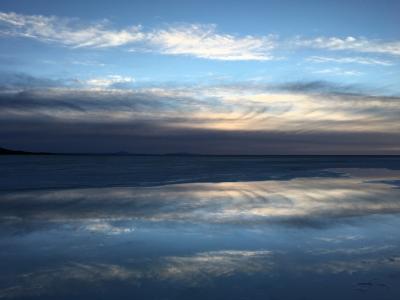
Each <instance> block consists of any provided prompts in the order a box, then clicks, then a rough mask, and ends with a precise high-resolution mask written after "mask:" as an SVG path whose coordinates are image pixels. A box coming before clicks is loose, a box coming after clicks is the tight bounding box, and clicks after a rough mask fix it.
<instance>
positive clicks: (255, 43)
mask: <svg viewBox="0 0 400 300" xmlns="http://www.w3.org/2000/svg"><path fill="white" fill-rule="evenodd" d="M0 24H1V25H2V26H1V27H0V34H1V35H3V36H16V37H26V38H32V39H36V40H39V41H42V42H50V43H57V44H61V45H64V46H70V47H73V48H84V47H85V48H109V47H118V46H124V45H132V44H134V45H138V46H139V47H136V48H134V50H133V51H137V49H139V51H143V49H145V51H151V52H156V53H162V54H169V55H188V56H194V57H198V58H206V59H216V60H270V59H272V58H273V57H272V55H271V54H270V51H271V50H272V49H273V48H274V41H273V37H272V36H268V37H254V36H245V37H236V36H234V35H230V34H220V33H218V32H217V31H216V26H215V25H194V24H188V25H182V26H176V27H172V26H170V27H168V28H167V29H155V30H152V31H149V32H144V31H143V29H142V27H141V26H139V25H137V26H131V27H127V28H124V29H119V30H116V29H110V28H109V27H110V26H109V24H108V22H106V21H102V22H100V23H99V22H98V23H95V24H93V25H84V24H81V23H79V22H78V21H77V20H76V19H66V18H58V17H55V16H51V17H46V16H41V15H22V14H16V13H4V12H2V13H0Z"/></svg>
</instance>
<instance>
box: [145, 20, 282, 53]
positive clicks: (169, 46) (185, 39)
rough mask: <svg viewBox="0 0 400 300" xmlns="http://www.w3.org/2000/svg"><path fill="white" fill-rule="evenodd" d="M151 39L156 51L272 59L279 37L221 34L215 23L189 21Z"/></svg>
mask: <svg viewBox="0 0 400 300" xmlns="http://www.w3.org/2000/svg"><path fill="white" fill-rule="evenodd" d="M149 43H150V44H151V45H152V46H154V47H155V49H156V51H158V52H160V53H163V54H170V55H189V56H195V57H199V58H207V59H216V60H271V59H274V57H273V56H272V55H271V54H270V52H271V51H272V50H273V49H274V48H275V38H274V37H273V36H267V37H261V38H260V37H254V36H245V37H235V36H233V35H229V34H219V33H217V32H216V26H215V25H209V26H206V25H193V24H192V25H188V26H178V27H170V28H168V29H163V30H158V31H154V32H152V33H151V34H150V35H149Z"/></svg>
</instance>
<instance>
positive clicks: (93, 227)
mask: <svg viewBox="0 0 400 300" xmlns="http://www.w3.org/2000/svg"><path fill="white" fill-rule="evenodd" d="M80 229H83V230H87V231H89V232H93V233H102V234H122V233H130V232H133V231H134V230H135V229H134V228H133V227H125V226H115V225H113V224H110V223H109V222H105V221H102V220H89V221H88V222H85V223H84V225H83V226H81V228H80Z"/></svg>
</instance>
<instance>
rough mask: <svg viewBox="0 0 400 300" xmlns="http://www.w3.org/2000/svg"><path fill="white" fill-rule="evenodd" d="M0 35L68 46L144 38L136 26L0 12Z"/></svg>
mask: <svg viewBox="0 0 400 300" xmlns="http://www.w3.org/2000/svg"><path fill="white" fill-rule="evenodd" d="M0 24H1V27H0V28H1V29H0V34H1V35H6V36H17V37H26V38H32V39H36V40H39V41H43V42H49V43H58V44H62V45H65V46H71V47H76V48H80V47H93V48H104V47H117V46H121V45H125V44H128V43H132V42H136V41H140V40H142V39H143V38H144V34H143V33H142V32H141V27H140V26H131V27H128V28H124V29H121V30H114V29H110V28H108V27H107V22H106V21H103V22H99V23H96V24H93V25H83V24H80V22H79V21H77V20H76V19H66V18H58V17H55V16H51V17H46V16H41V15H22V14H16V13H12V12H11V13H3V12H1V13H0Z"/></svg>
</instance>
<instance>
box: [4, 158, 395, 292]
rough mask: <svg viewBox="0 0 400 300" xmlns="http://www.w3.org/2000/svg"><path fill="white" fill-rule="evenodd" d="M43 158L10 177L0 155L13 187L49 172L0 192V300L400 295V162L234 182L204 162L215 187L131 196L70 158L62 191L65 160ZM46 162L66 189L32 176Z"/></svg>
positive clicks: (138, 187)
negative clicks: (34, 184) (78, 177)
mask: <svg viewBox="0 0 400 300" xmlns="http://www.w3.org/2000/svg"><path fill="white" fill-rule="evenodd" d="M48 159H49V158H46V157H43V158H40V159H39V158H31V160H32V161H31V162H30V166H31V168H30V169H29V167H27V165H26V164H27V161H26V160H27V158H21V159H20V161H19V158H16V157H13V158H12V163H14V164H16V170H19V171H12V169H11V168H10V164H11V161H10V159H8V160H7V158H5V157H3V158H1V164H2V166H3V167H4V169H3V170H6V172H5V176H6V177H7V178H6V181H9V182H10V181H12V180H14V181H15V180H17V179H16V178H17V177H18V176H17V175H18V172H22V171H21V170H25V171H24V172H23V173H24V176H25V177H27V176H28V175H31V176H35V172H39V173H41V175H40V178H39V179H38V178H35V179H33V181H34V182H35V181H36V182H37V183H38V188H33V187H32V186H30V185H31V183H26V182H21V183H20V187H21V188H18V182H14V185H12V186H11V185H10V187H9V188H8V187H7V186H5V185H4V183H3V185H2V190H1V191H0V298H1V299H3V298H4V299H399V298H400V233H399V228H400V215H399V213H400V170H398V169H399V168H397V167H396V166H397V165H398V164H399V158H396V157H394V158H392V163H390V159H388V158H385V159H384V163H382V160H379V158H374V159H371V160H370V161H366V162H365V163H364V164H363V163H362V161H361V160H360V161H359V162H358V163H357V164H354V162H353V163H349V165H350V168H344V165H345V164H346V163H345V162H344V161H340V162H338V161H333V162H330V161H323V159H321V158H316V159H315V165H312V164H313V161H312V159H308V160H307V161H306V162H302V163H303V167H301V163H298V164H296V165H293V164H294V162H296V160H295V159H293V158H290V159H289V158H288V160H287V161H285V160H284V159H281V160H280V161H278V160H277V161H273V159H272V158H269V159H266V160H262V159H261V160H258V161H251V162H249V163H248V164H247V168H246V163H245V161H243V160H245V159H244V158H240V162H239V163H238V162H235V161H233V162H232V161H230V162H225V163H226V164H229V165H230V167H229V168H227V169H226V170H228V169H229V170H230V172H231V173H230V174H228V175H226V178H227V180H226V181H224V180H221V179H223V176H222V175H221V172H222V170H224V168H222V167H219V166H218V163H219V164H221V161H219V162H217V163H216V164H215V165H217V167H216V166H215V165H213V164H211V163H210V161H206V160H207V158H202V160H204V161H205V165H204V161H203V162H200V163H199V162H190V163H191V164H192V166H193V165H196V166H197V167H198V168H199V169H201V166H204V168H203V169H202V172H198V173H199V176H200V175H201V178H211V177H213V176H214V177H213V178H217V177H218V180H209V181H208V182H206V181H207V180H198V181H197V182H196V180H195V179H194V176H193V175H190V176H192V177H190V180H186V179H185V178H184V174H182V176H181V177H182V178H181V179H182V180H177V181H178V182H182V181H183V182H186V183H176V182H175V183H174V184H171V183H168V181H169V177H168V176H170V175H168V176H162V175H161V176H159V178H158V179H157V180H155V181H157V182H162V184H157V185H151V184H148V182H149V181H148V180H147V179H146V180H147V181H146V182H147V184H142V183H143V182H141V181H140V179H137V178H136V177H133V178H131V179H132V184H131V186H129V185H127V184H120V183H121V182H122V181H119V182H117V181H118V180H114V181H110V182H107V180H106V179H105V178H104V177H103V178H101V179H98V180H100V182H102V183H103V184H99V182H96V183H93V184H87V182H90V178H91V176H89V175H90V174H87V173H85V172H88V171H87V170H88V169H85V168H84V163H85V159H86V158H85V157H75V158H73V159H75V160H81V163H82V166H83V169H82V171H81V172H82V174H83V175H82V177H84V178H85V179H84V180H82V182H81V184H80V185H79V184H78V183H79V181H78V180H76V177H75V175H76V174H75V173H76V172H78V170H77V169H74V171H73V173H74V175H73V176H72V175H71V177H73V178H70V180H65V178H68V176H67V174H68V172H71V171H70V169H68V168H66V166H67V167H68V163H67V164H66V163H65V161H64V162H63V163H62V164H60V165H58V167H59V168H58V169H57V168H56V167H57V163H56V162H49V161H46V160H48ZM68 159H72V158H68ZM109 159H110V158H109ZM116 159H117V160H118V159H119V158H116ZM149 159H151V158H149ZM163 159H167V160H168V159H169V158H168V157H166V158H163ZM191 159H192V160H195V158H191ZM40 160H44V162H43V163H41V162H40ZM50 160H54V158H50ZM221 160H222V158H221ZM339 160H340V159H339ZM342 160H343V159H342ZM271 161H272V162H273V164H274V168H275V169H273V170H275V171H274V172H275V173H274V172H273V171H268V164H271ZM18 163H21V165H18ZM73 163H74V164H78V163H79V161H74V162H73ZM169 163H170V162H169ZM180 163H181V164H182V165H181V168H182V169H185V168H187V167H186V166H185V164H184V162H180ZM22 164H23V165H22ZM46 164H47V166H50V167H48V169H49V170H48V171H49V174H64V175H63V176H62V178H64V179H62V180H61V179H58V181H57V180H54V178H46V176H45V174H44V172H43V170H42V169H39V171H37V170H36V169H35V168H34V167H32V166H35V165H41V168H44V167H43V166H45V165H46ZM137 164H138V163H137V161H135V160H134V159H133V161H132V162H131V165H129V167H130V168H132V169H135V168H136V167H137V168H139V166H138V165H137ZM146 164H147V168H146V170H147V172H149V173H151V170H150V169H149V168H150V167H149V166H150V162H149V161H146ZM117 165H118V163H117ZM210 165H211V167H210ZM288 165H290V166H291V167H290V166H289V167H288ZM363 165H364V166H365V167H363ZM28 166H29V164H28ZM207 166H208V168H209V172H207V169H206V167H207ZM91 167H92V168H93V165H92V166H91ZM99 167H100V165H99ZM140 167H141V168H142V167H143V166H140ZM174 167H175V168H178V166H176V165H174ZM279 167H280V169H279ZM109 168H110V167H109ZM153 168H154V172H156V170H157V169H158V168H159V164H158V165H155V166H153ZM139 169H140V168H139ZM291 169H293V170H291ZM62 170H64V171H62ZM241 170H242V173H241ZM255 170H264V171H260V172H259V174H256V173H254V172H255ZM267 171H268V172H267ZM29 172H30V174H27V173H29ZM111 172H116V173H118V171H117V170H112V171H111ZM162 172H168V171H162ZM263 172H264V173H263ZM78 173H79V172H78ZM266 173H268V174H267V175H266ZM164 174H165V173H164ZM171 174H172V173H171ZM232 174H241V177H240V176H239V177H240V178H247V179H249V180H250V179H251V180H250V181H245V180H242V181H232V180H230V179H231V178H232ZM260 174H261V175H260ZM274 174H275V175H274ZM3 175H4V173H3ZM250 175H252V176H250ZM273 175H274V176H275V177H276V178H275V179H274V178H272V177H273ZM135 176H136V175H135ZM146 176H148V175H146ZM153 176H154V175H153ZM207 176H208V177H207ZM257 176H259V177H260V178H258V179H257V181H255V180H254V179H255V177H257ZM263 176H264V177H263ZM148 177H149V176H148ZM253 177H254V178H253ZM60 178H61V177H60ZM93 178H96V177H93ZM152 178H156V177H152ZM128 179H129V174H125V175H124V177H123V181H124V182H125V181H126V182H128V181H129V180H128ZM178 179H179V178H178ZM48 182H52V184H48V186H47V188H46V187H45V186H46V183H48ZM107 183H108V184H107Z"/></svg>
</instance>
